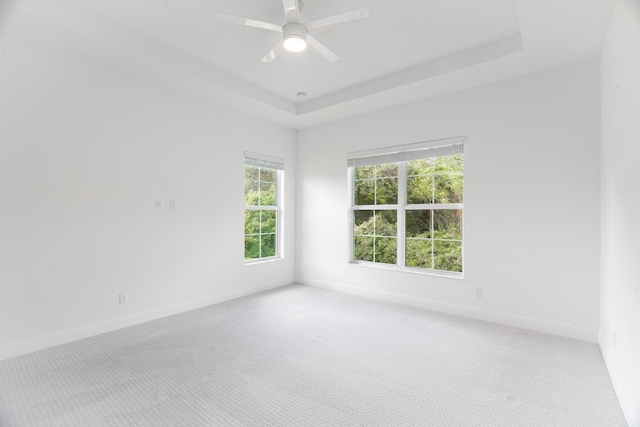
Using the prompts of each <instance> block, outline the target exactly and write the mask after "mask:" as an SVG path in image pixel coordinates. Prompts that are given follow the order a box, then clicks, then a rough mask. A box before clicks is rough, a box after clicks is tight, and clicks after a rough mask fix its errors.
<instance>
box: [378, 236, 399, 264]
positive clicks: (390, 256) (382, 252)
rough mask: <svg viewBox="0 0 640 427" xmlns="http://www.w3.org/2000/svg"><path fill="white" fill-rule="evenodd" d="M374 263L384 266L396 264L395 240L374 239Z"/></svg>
mask: <svg viewBox="0 0 640 427" xmlns="http://www.w3.org/2000/svg"><path fill="white" fill-rule="evenodd" d="M375 239H376V252H375V259H374V261H375V262H381V263H384V264H396V263H397V259H398V258H397V253H398V251H397V247H396V246H397V245H396V243H397V240H396V239H395V238H391V237H376V238H375Z"/></svg>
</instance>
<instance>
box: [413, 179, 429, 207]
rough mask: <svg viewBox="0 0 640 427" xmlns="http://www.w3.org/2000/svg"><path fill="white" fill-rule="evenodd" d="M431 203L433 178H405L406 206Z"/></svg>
mask: <svg viewBox="0 0 640 427" xmlns="http://www.w3.org/2000/svg"><path fill="white" fill-rule="evenodd" d="M426 203H433V178H432V176H431V175H428V176H409V177H407V204H410V205H418V204H426Z"/></svg>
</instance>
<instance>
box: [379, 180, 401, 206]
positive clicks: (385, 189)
mask: <svg viewBox="0 0 640 427" xmlns="http://www.w3.org/2000/svg"><path fill="white" fill-rule="evenodd" d="M396 203H398V178H383V179H377V180H376V204H377V205H395V204H396Z"/></svg>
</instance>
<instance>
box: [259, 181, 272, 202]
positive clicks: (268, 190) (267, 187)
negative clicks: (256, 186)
mask: <svg viewBox="0 0 640 427" xmlns="http://www.w3.org/2000/svg"><path fill="white" fill-rule="evenodd" d="M275 205H276V184H275V183H273V182H260V206H275Z"/></svg>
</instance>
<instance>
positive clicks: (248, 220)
mask: <svg viewBox="0 0 640 427" xmlns="http://www.w3.org/2000/svg"><path fill="white" fill-rule="evenodd" d="M258 233H260V211H250V210H245V211H244V234H258Z"/></svg>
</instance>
